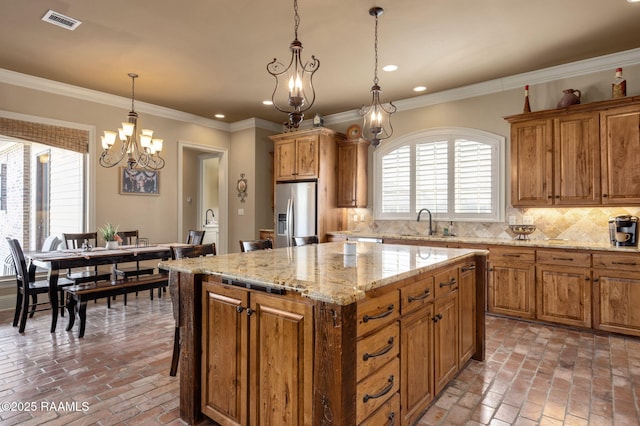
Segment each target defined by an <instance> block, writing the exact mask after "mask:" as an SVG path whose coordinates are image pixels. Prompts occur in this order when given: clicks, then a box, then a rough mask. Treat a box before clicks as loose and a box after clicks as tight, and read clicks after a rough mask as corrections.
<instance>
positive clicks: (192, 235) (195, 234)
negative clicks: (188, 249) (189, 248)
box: [187, 229, 205, 245]
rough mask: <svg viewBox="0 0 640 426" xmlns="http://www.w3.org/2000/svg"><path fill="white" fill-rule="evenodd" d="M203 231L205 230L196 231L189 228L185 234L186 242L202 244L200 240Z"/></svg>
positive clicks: (202, 236)
mask: <svg viewBox="0 0 640 426" xmlns="http://www.w3.org/2000/svg"><path fill="white" fill-rule="evenodd" d="M204 232H205V231H196V230H195V229H190V230H189V233H188V234H187V244H195V245H197V244H202V240H204Z"/></svg>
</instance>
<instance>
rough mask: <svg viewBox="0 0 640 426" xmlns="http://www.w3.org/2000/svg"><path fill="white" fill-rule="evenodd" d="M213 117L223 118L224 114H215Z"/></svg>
mask: <svg viewBox="0 0 640 426" xmlns="http://www.w3.org/2000/svg"><path fill="white" fill-rule="evenodd" d="M214 117H215V118H224V114H215V115H214Z"/></svg>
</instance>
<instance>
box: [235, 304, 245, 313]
mask: <svg viewBox="0 0 640 426" xmlns="http://www.w3.org/2000/svg"><path fill="white" fill-rule="evenodd" d="M242 311H244V308H243V307H242V306H240V305H238V306H236V312H237V313H239V314H241V313H242Z"/></svg>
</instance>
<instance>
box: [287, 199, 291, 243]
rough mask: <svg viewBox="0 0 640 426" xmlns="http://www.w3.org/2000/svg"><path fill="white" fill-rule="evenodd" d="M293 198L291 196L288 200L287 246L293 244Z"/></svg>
mask: <svg viewBox="0 0 640 426" xmlns="http://www.w3.org/2000/svg"><path fill="white" fill-rule="evenodd" d="M292 216H293V200H292V199H291V198H289V199H288V200H287V232H286V234H287V247H290V246H291V241H293V235H292V234H293V220H292V219H293V217H292Z"/></svg>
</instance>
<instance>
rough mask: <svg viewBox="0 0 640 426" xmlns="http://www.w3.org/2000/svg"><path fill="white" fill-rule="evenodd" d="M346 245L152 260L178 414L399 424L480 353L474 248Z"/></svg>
mask: <svg viewBox="0 0 640 426" xmlns="http://www.w3.org/2000/svg"><path fill="white" fill-rule="evenodd" d="M350 244H353V243H350ZM345 249H346V247H345V246H344V244H343V243H326V244H317V245H308V246H301V247H292V248H282V249H276V250H266V251H256V252H249V253H241V254H227V255H221V256H215V257H208V258H196V259H182V260H175V261H164V262H161V263H160V266H161V267H163V268H167V269H169V270H170V271H171V273H170V289H171V292H172V298H173V300H174V310H175V311H176V312H175V315H176V318H177V321H178V324H179V326H180V332H181V356H180V416H181V418H182V419H183V420H185V421H186V422H188V423H189V424H197V423H198V422H199V421H200V420H202V419H203V418H204V417H203V416H207V417H209V418H211V419H213V420H215V421H216V422H218V423H220V424H251V425H258V424H287V425H296V424H297V425H340V426H344V425H354V426H355V425H361V424H367V425H382V424H402V425H411V424H415V423H416V422H417V420H418V419H419V418H420V415H421V414H422V413H423V412H424V411H425V410H426V408H427V407H428V406H429V404H430V403H431V402H432V401H433V399H434V398H435V396H436V395H437V394H438V393H439V392H441V391H442V389H443V388H444V387H445V386H446V384H447V383H448V382H449V381H450V380H451V379H452V378H453V377H455V375H456V374H457V372H458V371H459V370H460V369H461V368H463V367H464V365H465V363H466V362H467V361H468V360H469V359H470V358H471V357H473V358H474V359H478V360H482V359H483V358H484V306H485V286H486V276H487V270H486V251H483V250H475V249H448V248H433V247H419V246H410V245H393V244H385V245H383V244H376V243H367V242H358V243H356V250H357V254H356V255H345V254H344V252H345ZM400 407H402V409H401V408H400Z"/></svg>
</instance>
